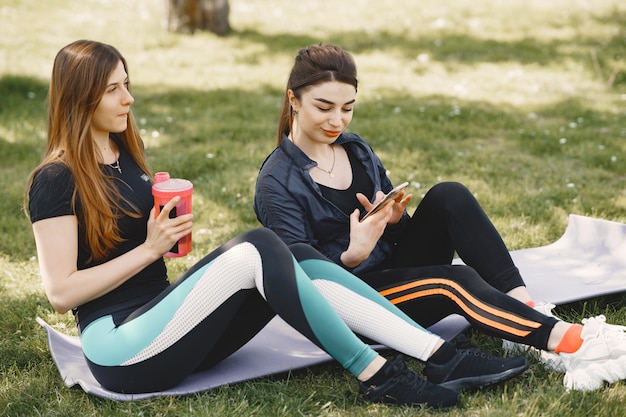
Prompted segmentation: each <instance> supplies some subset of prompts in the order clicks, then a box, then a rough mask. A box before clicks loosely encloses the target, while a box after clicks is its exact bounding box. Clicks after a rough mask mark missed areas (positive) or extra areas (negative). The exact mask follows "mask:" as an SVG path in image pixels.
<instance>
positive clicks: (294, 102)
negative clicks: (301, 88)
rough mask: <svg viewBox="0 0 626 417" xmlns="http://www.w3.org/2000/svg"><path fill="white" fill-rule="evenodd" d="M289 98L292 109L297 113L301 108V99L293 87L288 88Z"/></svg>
mask: <svg viewBox="0 0 626 417" xmlns="http://www.w3.org/2000/svg"><path fill="white" fill-rule="evenodd" d="M287 98H288V99H289V104H290V105H291V110H292V111H294V112H296V113H297V112H298V109H299V108H300V100H298V98H297V97H296V95H295V94H294V93H293V90H292V89H289V90H287Z"/></svg>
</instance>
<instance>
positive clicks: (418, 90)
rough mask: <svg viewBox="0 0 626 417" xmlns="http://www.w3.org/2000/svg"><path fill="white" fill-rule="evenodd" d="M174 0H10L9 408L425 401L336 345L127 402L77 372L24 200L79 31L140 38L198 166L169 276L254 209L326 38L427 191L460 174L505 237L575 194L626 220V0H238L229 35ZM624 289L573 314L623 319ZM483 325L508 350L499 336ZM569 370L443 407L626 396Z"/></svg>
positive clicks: (4, 334)
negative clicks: (349, 361) (69, 377)
mask: <svg viewBox="0 0 626 417" xmlns="http://www.w3.org/2000/svg"><path fill="white" fill-rule="evenodd" d="M162 3H163V2H152V1H146V0H136V1H132V2H125V1H121V0H111V1H97V0H85V1H81V2H79V1H69V0H51V1H46V2H38V1H34V0H21V1H18V0H4V1H0V160H1V161H2V164H1V166H0V170H1V171H0V174H1V176H0V183H1V185H2V189H3V196H4V198H3V199H2V200H0V216H1V220H2V221H1V222H0V236H1V237H2V239H0V271H1V272H0V301H1V302H0V374H1V375H2V377H1V379H0V415H8V416H9V415H10V416H17V415H49V416H55V415H63V416H66V415H76V416H78V415H81V416H82V415H106V416H122V415H146V416H147V415H150V416H157V415H161V416H166V415H172V416H174V415H176V416H178V415H199V416H209V415H216V416H217V415H219V416H250V415H258V416H267V415H272V416H274V415H285V416H292V415H328V416H337V415H351V416H361V415H363V416H365V415H368V416H370V415H376V416H390V415H412V414H413V413H415V414H418V413H421V414H420V415H425V414H426V412H416V411H412V410H402V409H398V408H394V407H386V406H374V405H369V404H366V403H363V402H362V401H360V400H359V399H358V398H357V396H356V392H357V387H356V383H355V382H354V380H353V378H352V377H351V376H349V375H348V374H347V372H345V371H343V370H341V369H339V368H338V367H337V366H336V365H334V364H329V365H324V366H321V367H316V368H314V369H311V370H304V371H298V372H295V373H293V374H291V375H289V376H278V377H275V378H264V379H259V380H255V381H251V382H248V383H243V384H236V385H233V386H230V387H223V388H220V389H217V390H214V391H212V392H209V393H204V394H201V395H194V396H189V397H183V398H161V399H155V400H147V401H137V402H132V403H118V402H114V401H106V400H100V399H97V398H95V397H91V396H87V395H85V394H84V393H82V391H80V390H71V389H68V388H66V387H65V385H64V384H63V381H61V379H60V377H59V375H58V372H57V371H56V368H55V367H54V364H53V362H52V360H51V358H50V354H49V351H48V348H47V344H46V340H45V335H44V332H43V330H42V329H41V328H40V327H39V326H38V325H37V324H36V323H35V321H34V318H35V317H36V316H38V315H39V316H42V317H43V318H44V319H46V320H47V321H48V322H50V323H52V324H54V325H55V326H57V327H58V328H59V329H61V330H63V331H65V332H67V333H74V334H75V329H74V326H73V322H72V317H71V315H63V316H60V315H57V314H55V313H53V311H52V309H51V307H50V306H49V304H48V303H47V301H46V299H45V296H44V294H43V291H42V290H41V286H40V282H39V277H38V271H37V264H36V259H35V255H36V253H35V248H34V244H33V239H32V235H31V231H30V225H29V223H28V220H27V218H26V217H25V216H24V214H23V213H22V212H21V199H22V193H23V189H24V181H25V178H26V176H27V175H28V173H29V172H30V170H31V169H32V168H33V167H34V166H35V165H36V164H37V162H38V161H39V158H40V156H41V152H42V151H43V146H44V142H45V131H46V124H45V123H46V94H47V82H48V77H49V73H50V70H51V65H52V61H53V58H54V56H55V54H56V52H57V51H58V50H59V49H60V48H61V47H62V46H64V45H66V44H67V43H69V42H71V41H73V40H75V39H78V38H91V39H97V40H101V41H104V42H108V43H112V44H113V45H115V46H116V47H118V48H119V49H120V51H121V52H122V53H123V54H124V55H125V56H126V58H127V60H128V63H129V66H130V77H131V79H132V82H133V88H134V95H135V98H136V101H135V104H134V111H135V114H136V116H137V119H138V121H139V123H140V127H141V128H142V131H143V137H144V140H145V143H146V148H147V151H148V154H149V157H150V161H151V164H152V167H153V169H154V170H159V171H160V170H167V171H170V172H171V173H172V174H174V175H176V176H179V177H184V178H188V179H190V180H191V181H192V182H193V183H194V187H195V195H194V211H195V228H194V251H193V253H192V254H191V255H190V256H188V257H187V258H185V259H183V260H176V261H168V262H169V267H170V273H171V276H172V277H176V276H177V275H178V274H179V273H180V272H182V271H183V270H184V269H185V268H187V267H189V266H190V265H192V264H193V262H194V261H196V260H198V259H199V258H200V257H202V256H203V255H204V254H206V253H208V252H209V251H210V250H211V249H212V248H215V247H216V246H218V245H219V244H220V243H222V242H224V241H225V240H226V239H228V238H230V237H233V236H235V235H236V234H239V233H241V232H243V231H245V230H249V229H251V228H254V227H259V224H258V222H257V221H256V218H255V216H254V213H253V210H252V205H251V204H252V196H253V189H254V181H255V178H256V173H257V170H258V167H259V165H260V164H261V162H262V161H263V159H264V158H265V156H266V155H267V154H268V153H269V152H270V151H271V150H272V148H273V146H274V143H275V129H276V121H277V116H278V112H279V110H280V105H281V102H282V94H283V89H284V84H285V82H286V77H287V73H288V71H289V69H290V68H291V64H292V60H293V57H294V56H295V54H296V52H297V50H298V49H299V48H301V47H304V46H306V45H309V44H311V43H318V42H329V43H336V44H339V45H341V46H343V47H344V48H346V49H347V50H349V51H351V52H352V53H353V54H354V56H355V59H356V61H357V65H358V68H359V81H360V83H359V92H358V103H357V107H356V112H355V119H354V121H353V123H352V125H351V126H350V129H351V130H353V131H355V132H357V133H359V134H360V135H361V136H363V137H364V138H366V139H367V140H368V141H369V142H370V143H371V144H372V145H373V146H374V148H375V150H376V151H377V152H378V153H379V155H380V156H381V157H382V159H383V161H384V162H385V165H386V168H387V169H388V170H389V171H390V175H391V177H392V178H393V179H394V181H395V182H397V183H399V182H402V181H405V180H407V181H410V182H411V192H412V193H413V194H414V195H415V196H417V197H419V196H421V195H422V194H423V193H425V192H426V191H427V190H428V188H430V187H431V186H432V185H433V184H435V183H437V182H440V181H444V180H454V181H460V182H463V183H465V184H466V185H468V186H469V187H470V189H472V191H473V192H474V193H475V194H476V196H477V198H478V199H479V201H480V202H481V204H482V205H483V206H484V207H485V209H486V211H487V212H488V214H489V215H490V216H491V218H492V219H493V221H494V223H495V224H496V226H497V227H498V229H499V230H500V231H501V233H502V235H503V237H504V239H505V241H506V243H507V244H508V246H509V247H510V248H511V249H520V248H526V247H534V246H540V245H544V244H548V243H550V242H552V241H554V240H556V239H557V238H558V237H559V236H560V235H561V234H562V233H563V231H564V228H565V225H566V223H567V216H568V214H570V213H575V214H580V215H586V216H593V217H600V218H605V219H608V220H613V221H618V222H626V190H625V187H624V183H625V181H626V164H625V163H624V160H625V158H626V111H625V109H626V57H625V53H626V5H624V4H623V2H620V1H616V0H612V1H610V0H595V1H593V2H592V1H580V2H570V1H565V0H553V1H549V2H546V1H520V0H511V1H506V2H500V1H495V0H492V1H487V0H478V1H472V2H470V1H461V0H457V1H453V0H440V1H434V0H433V1H421V2H413V1H408V0H404V1H389V0H381V1H377V2H368V1H365V0H357V1H351V2H335V1H331V0H318V1H315V2H313V1H300V2H284V1H278V0H274V1H269V0H257V1H239V0H231V2H230V3H231V8H232V12H231V24H232V26H233V28H234V32H233V33H232V34H231V35H230V36H227V37H222V38H220V37H216V36H213V35H211V34H209V33H196V34H195V35H178V34H171V33H167V32H165V31H164V30H163V28H162V21H163V18H164V11H163V10H162ZM415 200H416V201H415V202H414V203H413V207H414V205H415V204H416V202H417V201H418V200H419V198H416V199H415ZM413 207H411V208H413ZM625 300H626V299H624V298H622V297H621V296H617V297H610V298H603V299H598V300H592V302H590V303H586V304H575V305H569V306H564V307H563V308H561V309H560V310H559V313H560V314H562V315H565V316H566V317H567V318H571V319H574V320H580V319H581V318H582V317H583V316H589V315H592V314H599V313H607V316H608V317H609V319H610V320H613V321H621V322H626V304H625ZM475 340H476V341H477V343H479V344H480V346H481V347H483V348H485V349H489V350H493V351H495V352H497V353H502V352H501V351H499V346H500V344H499V341H497V340H494V339H491V338H488V337H486V336H478V335H476V337H475ZM413 365H415V366H418V364H417V362H415V363H413ZM561 379H562V375H560V374H556V373H551V372H548V371H545V370H544V369H543V368H542V367H541V366H540V365H538V364H536V363H535V364H533V366H532V368H531V369H530V370H529V371H528V372H526V373H525V374H524V375H523V376H521V377H519V378H516V379H515V380H513V381H510V382H508V383H507V384H505V385H503V386H499V387H496V388H494V389H489V390H483V391H480V392H477V393H467V394H466V395H464V404H463V406H462V407H461V408H459V409H454V410H451V411H449V412H446V413H436V414H437V415H446V416H447V415H449V416H460V415H475V416H508V415H546V416H563V415H568V416H588V415H603V416H609V415H615V416H617V415H619V416H621V415H622V414H623V405H622V404H623V403H624V396H625V394H626V389H625V386H624V384H623V383H618V384H614V385H613V386H611V387H608V388H606V389H603V390H600V391H598V392H593V393H587V394H582V393H567V392H565V390H564V388H563V386H562V382H561Z"/></svg>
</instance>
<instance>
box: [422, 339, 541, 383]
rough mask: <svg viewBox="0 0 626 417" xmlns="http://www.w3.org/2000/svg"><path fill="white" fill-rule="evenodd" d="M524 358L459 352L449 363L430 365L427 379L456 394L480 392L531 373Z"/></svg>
mask: <svg viewBox="0 0 626 417" xmlns="http://www.w3.org/2000/svg"><path fill="white" fill-rule="evenodd" d="M529 365H530V362H528V359H526V357H524V356H519V357H514V358H498V357H495V356H492V355H489V354H487V353H485V352H481V351H480V350H477V349H459V350H457V353H456V355H454V357H453V358H452V359H450V360H449V361H448V362H446V363H444V364H442V365H439V364H434V363H432V361H428V362H426V366H425V367H424V376H426V379H427V380H428V381H429V382H432V383H433V384H438V385H439V386H442V387H446V388H449V389H452V390H455V391H460V390H462V389H464V388H480V387H485V386H488V385H493V384H497V383H499V382H502V381H506V380H508V379H511V378H513V377H514V376H517V375H519V374H521V373H522V372H524V371H525V370H526V369H528V366H529Z"/></svg>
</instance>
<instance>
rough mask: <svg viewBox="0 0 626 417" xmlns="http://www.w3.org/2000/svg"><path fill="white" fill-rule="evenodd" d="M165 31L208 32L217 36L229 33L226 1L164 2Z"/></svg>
mask: <svg viewBox="0 0 626 417" xmlns="http://www.w3.org/2000/svg"><path fill="white" fill-rule="evenodd" d="M166 1H167V29H168V30H169V31H171V32H182V33H194V32H195V31H196V30H198V29H200V30H209V31H211V32H213V33H215V34H217V35H220V36H222V35H226V34H227V33H228V32H230V23H229V22H228V15H229V13H230V6H229V4H228V0H166Z"/></svg>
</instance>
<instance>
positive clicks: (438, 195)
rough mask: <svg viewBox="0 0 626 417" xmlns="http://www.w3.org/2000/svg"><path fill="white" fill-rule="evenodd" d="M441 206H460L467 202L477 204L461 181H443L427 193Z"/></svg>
mask: <svg viewBox="0 0 626 417" xmlns="http://www.w3.org/2000/svg"><path fill="white" fill-rule="evenodd" d="M427 196H428V198H429V199H432V200H434V201H435V202H436V203H437V205H438V206H440V207H448V208H459V207H464V206H465V205H466V204H468V203H470V204H472V205H473V204H475V203H476V199H475V198H474V196H473V195H472V193H471V192H470V190H468V189H467V187H466V186H464V185H463V184H461V183H459V182H452V181H449V182H441V183H439V184H436V185H435V186H433V187H432V188H431V189H430V190H429V191H428V193H427Z"/></svg>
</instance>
